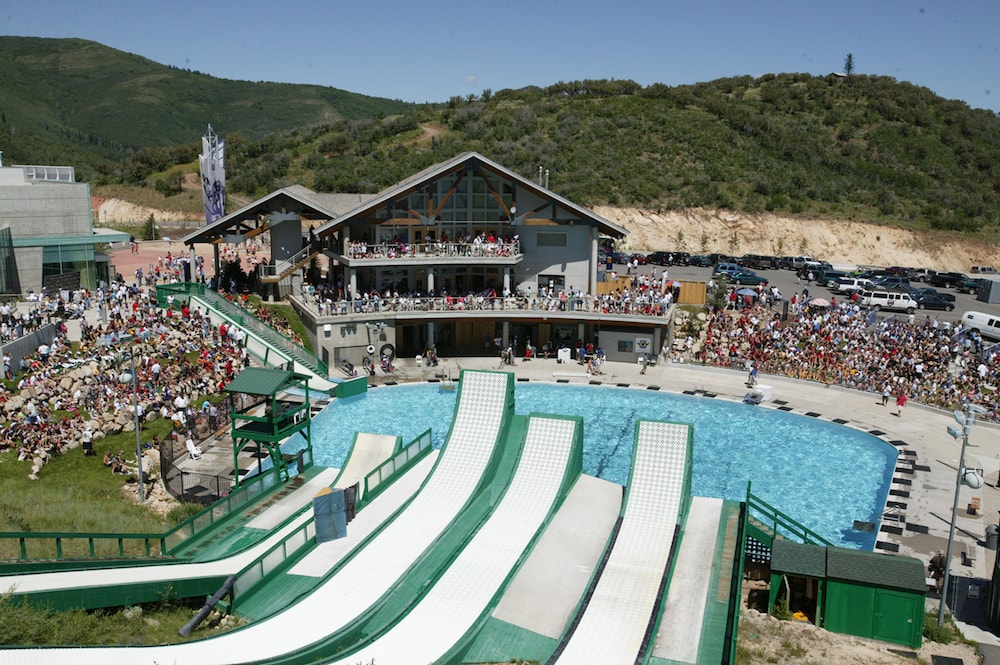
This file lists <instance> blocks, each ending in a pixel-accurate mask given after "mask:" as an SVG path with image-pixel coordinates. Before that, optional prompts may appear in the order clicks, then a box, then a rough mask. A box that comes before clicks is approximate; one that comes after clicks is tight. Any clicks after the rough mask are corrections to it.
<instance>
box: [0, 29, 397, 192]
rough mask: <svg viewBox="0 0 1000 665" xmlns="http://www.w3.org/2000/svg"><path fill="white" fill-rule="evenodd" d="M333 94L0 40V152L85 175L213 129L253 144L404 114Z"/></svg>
mask: <svg viewBox="0 0 1000 665" xmlns="http://www.w3.org/2000/svg"><path fill="white" fill-rule="evenodd" d="M409 106H410V105H409V104H406V103H404V102H400V101H392V100H387V99H378V98H374V97H367V96H364V95H358V94H355V93H351V92H346V91H344V90H338V89H336V88H327V87H322V86H314V85H293V84H285V83H266V82H250V81H229V80H225V79H218V78H214V77H212V76H207V75H205V74H200V73H198V72H192V71H185V70H181V69H177V68H174V67H168V66H164V65H160V64H157V63H155V62H153V61H151V60H148V59H146V58H143V57H140V56H137V55H133V54H131V53H124V52H122V51H117V50H115V49H111V48H108V47H106V46H102V45H101V44H98V43H95V42H91V41H86V40H82V39H43V38H37V37H0V113H2V116H0V131H2V135H3V137H4V138H3V139H2V143H0V148H2V149H3V151H4V156H5V157H6V158H7V159H8V160H9V161H11V162H17V163H32V164H39V163H58V164H72V165H74V166H77V167H78V168H79V169H80V170H81V171H83V172H84V173H87V172H91V171H93V169H94V168H96V166H97V165H98V164H99V163H101V160H120V159H123V158H125V157H127V156H128V155H129V154H131V153H133V152H134V151H135V150H137V149H138V148H143V147H150V146H175V145H180V144H189V143H191V144H193V143H195V142H197V141H198V140H199V139H200V137H201V135H202V134H203V133H204V131H205V128H206V126H207V125H208V124H209V123H211V124H212V125H213V126H215V127H219V128H224V129H225V130H226V131H228V132H237V133H239V134H241V135H243V136H246V137H248V138H251V139H256V138H260V137H263V136H266V135H267V134H270V133H272V132H274V131H276V130H278V129H284V128H289V127H308V126H313V125H317V124H321V123H330V122H335V121H337V120H339V119H344V118H346V119H353V118H369V117H379V116H382V115H386V114H389V113H395V112H398V111H400V110H403V109H405V108H407V107H409Z"/></svg>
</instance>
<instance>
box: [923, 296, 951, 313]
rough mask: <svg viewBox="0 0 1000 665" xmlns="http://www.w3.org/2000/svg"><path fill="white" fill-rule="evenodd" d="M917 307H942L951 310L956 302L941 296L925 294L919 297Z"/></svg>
mask: <svg viewBox="0 0 1000 665" xmlns="http://www.w3.org/2000/svg"><path fill="white" fill-rule="evenodd" d="M917 309H941V310H946V311H949V312H950V311H951V310H953V309H955V303H953V302H948V301H947V300H945V299H944V298H941V297H940V296H931V295H923V296H920V297H918V298H917Z"/></svg>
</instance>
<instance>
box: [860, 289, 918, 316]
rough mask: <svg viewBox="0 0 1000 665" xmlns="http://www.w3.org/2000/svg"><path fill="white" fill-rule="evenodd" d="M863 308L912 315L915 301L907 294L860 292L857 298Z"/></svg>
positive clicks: (915, 307)
mask: <svg viewBox="0 0 1000 665" xmlns="http://www.w3.org/2000/svg"><path fill="white" fill-rule="evenodd" d="M859 300H860V301H861V304H862V305H863V306H865V307H878V308H879V309H888V310H896V311H899V312H906V313H907V314H912V313H913V312H914V310H916V309H917V301H916V300H914V299H913V296H911V295H910V294H909V293H902V292H900V291H867V290H865V291H862V292H861V295H860V296H859Z"/></svg>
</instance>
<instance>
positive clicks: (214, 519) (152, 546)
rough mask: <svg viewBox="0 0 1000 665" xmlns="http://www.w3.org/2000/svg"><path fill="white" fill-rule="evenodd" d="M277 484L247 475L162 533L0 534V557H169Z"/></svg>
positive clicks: (267, 478)
mask: <svg viewBox="0 0 1000 665" xmlns="http://www.w3.org/2000/svg"><path fill="white" fill-rule="evenodd" d="M276 484H278V479H277V478H276V477H275V476H274V474H261V475H259V476H254V477H252V478H249V479H247V480H245V481H243V482H242V483H241V484H240V487H239V489H237V490H235V491H234V492H233V493H232V494H230V495H228V496H225V497H223V498H221V499H219V500H218V501H216V502H215V503H213V504H212V505H210V506H208V507H207V508H205V509H204V510H202V511H201V512H199V513H197V514H195V515H193V516H191V517H190V518H188V519H186V520H184V521H183V522H181V523H180V524H178V525H177V526H175V527H173V528H172V529H170V530H169V531H166V532H165V533H157V534H151V533H73V532H41V531H39V532H31V533H17V532H5V533H0V559H3V560H8V561H21V562H24V561H35V560H56V561H61V560H69V559H112V558H123V557H156V556H172V555H173V554H174V553H175V552H176V551H177V549H178V548H179V547H180V546H181V545H183V544H184V543H186V542H188V541H189V540H190V539H192V538H194V537H195V536H197V535H199V534H202V533H204V532H205V531H207V530H209V529H211V528H212V527H213V526H214V525H216V524H217V523H218V522H220V521H222V520H224V519H225V518H227V517H229V516H230V515H232V514H234V513H236V512H237V511H239V510H240V509H241V508H243V507H244V506H246V505H247V504H250V503H252V502H254V501H256V500H257V499H258V498H260V497H261V496H262V495H263V494H264V493H265V492H267V491H268V490H269V489H271V488H272V487H274V486H275V485H276Z"/></svg>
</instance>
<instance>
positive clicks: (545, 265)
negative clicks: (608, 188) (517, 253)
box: [512, 224, 591, 294]
mask: <svg viewBox="0 0 1000 665" xmlns="http://www.w3.org/2000/svg"><path fill="white" fill-rule="evenodd" d="M519 231H520V236H521V243H522V247H523V250H522V251H523V253H524V260H523V261H521V264H520V265H519V266H518V267H517V272H516V273H515V276H514V279H513V280H512V287H517V286H520V287H521V288H524V287H525V286H527V285H530V286H531V292H532V293H533V294H537V293H538V286H539V284H538V275H563V277H564V279H565V283H566V288H567V289H569V288H570V287H573V290H583V291H584V292H588V291H589V290H590V289H589V281H590V249H591V248H590V245H591V242H590V235H591V233H590V227H589V226H587V225H584V224H578V225H574V226H570V225H568V224H566V225H558V226H526V227H521V228H520V229H519ZM539 234H546V235H548V236H549V237H556V236H558V235H560V234H561V235H564V236H565V238H566V244H565V246H552V245H548V244H541V245H540V244H539V242H538V236H539ZM546 286H547V285H546Z"/></svg>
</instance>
